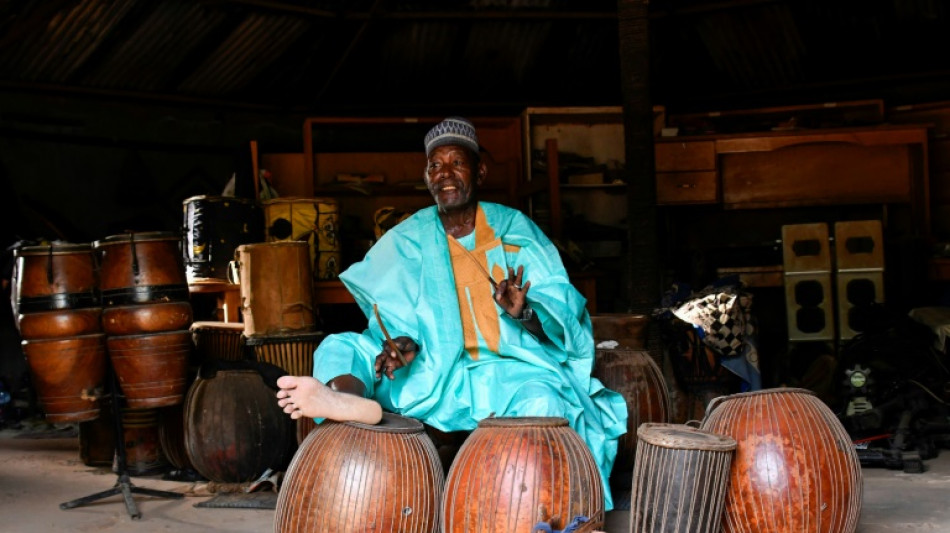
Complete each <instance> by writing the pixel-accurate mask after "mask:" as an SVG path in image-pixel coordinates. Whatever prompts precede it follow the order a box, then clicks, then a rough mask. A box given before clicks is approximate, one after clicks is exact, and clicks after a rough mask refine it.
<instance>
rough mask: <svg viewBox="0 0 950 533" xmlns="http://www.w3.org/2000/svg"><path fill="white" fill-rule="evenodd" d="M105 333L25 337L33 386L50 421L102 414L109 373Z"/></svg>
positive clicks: (26, 353) (87, 417) (71, 420)
mask: <svg viewBox="0 0 950 533" xmlns="http://www.w3.org/2000/svg"><path fill="white" fill-rule="evenodd" d="M104 337H105V336H104V335H102V334H101V333H96V334H92V335H80V336H78V337H64V338H52V339H39V340H24V341H22V346H23V353H24V354H25V355H26V361H27V364H28V366H29V368H30V375H31V377H32V379H33V386H34V387H35V388H36V394H37V396H38V399H39V402H40V404H41V405H42V406H43V411H44V412H45V413H46V420H47V421H49V422H82V421H86V420H93V419H95V418H96V417H98V416H99V407H100V406H99V396H100V393H101V389H102V385H103V383H104V380H105V374H106V352H105V345H104V343H103V339H104Z"/></svg>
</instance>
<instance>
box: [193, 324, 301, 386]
mask: <svg viewBox="0 0 950 533" xmlns="http://www.w3.org/2000/svg"><path fill="white" fill-rule="evenodd" d="M191 340H192V342H193V343H194V345H195V356H196V359H197V360H198V361H200V362H204V361H208V360H209V359H219V360H222V361H243V360H245V359H246V358H247V357H246V353H245V350H246V348H247V339H246V338H245V337H244V324H242V323H240V322H212V321H200V322H195V323H193V324H192V325H191ZM309 374H310V373H308V374H307V375H309Z"/></svg>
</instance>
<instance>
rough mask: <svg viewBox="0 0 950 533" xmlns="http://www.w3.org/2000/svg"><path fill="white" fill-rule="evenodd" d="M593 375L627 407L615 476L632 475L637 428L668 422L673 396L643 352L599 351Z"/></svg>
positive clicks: (649, 358)
mask: <svg viewBox="0 0 950 533" xmlns="http://www.w3.org/2000/svg"><path fill="white" fill-rule="evenodd" d="M592 375H593V376H594V377H596V378H597V379H599V380H600V381H601V382H602V383H603V384H604V386H605V387H607V388H608V389H611V390H614V391H616V392H618V393H620V395H621V396H623V397H624V400H626V403H627V433H626V434H624V435H622V436H621V437H620V440H619V442H618V445H617V459H616V462H615V463H614V472H615V473H617V474H619V475H624V474H627V475H628V474H629V472H630V470H631V469H632V468H633V461H634V456H635V455H636V452H637V428H638V427H640V424H643V423H646V422H661V423H662V422H669V421H670V417H671V414H672V407H671V406H670V393H669V391H668V390H667V387H666V380H665V379H664V378H663V372H662V371H661V370H660V367H658V366H657V365H656V363H655V362H654V361H653V359H652V358H651V357H650V354H649V352H645V351H642V350H622V349H616V350H597V351H596V352H595V353H594V370H593V373H592Z"/></svg>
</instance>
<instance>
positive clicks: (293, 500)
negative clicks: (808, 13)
mask: <svg viewBox="0 0 950 533" xmlns="http://www.w3.org/2000/svg"><path fill="white" fill-rule="evenodd" d="M443 485H444V476H443V473H442V467H441V465H440V463H439V458H438V456H437V454H436V450H435V445H433V444H432V441H431V440H429V437H428V436H426V434H425V431H424V429H423V426H422V424H421V423H420V422H418V421H416V420H413V419H411V418H405V417H402V416H399V415H394V414H391V413H384V414H383V419H382V421H381V422H380V423H379V424H376V425H367V424H361V423H358V422H343V423H341V422H332V421H327V422H324V423H323V424H321V425H320V427H319V429H317V430H316V431H314V432H313V433H311V434H310V435H309V436H308V437H307V438H306V440H304V442H303V444H301V445H300V448H299V450H298V451H297V454H296V455H295V456H294V460H293V461H292V462H291V463H290V467H289V468H288V469H287V474H286V476H284V483H283V485H282V486H281V489H280V493H279V494H278V496H277V515H276V517H275V518H274V531H275V532H277V533H306V532H310V531H326V532H329V533H344V532H349V531H376V532H403V533H435V532H437V531H439V500H440V498H441V496H442V491H443ZM525 531H527V530H525Z"/></svg>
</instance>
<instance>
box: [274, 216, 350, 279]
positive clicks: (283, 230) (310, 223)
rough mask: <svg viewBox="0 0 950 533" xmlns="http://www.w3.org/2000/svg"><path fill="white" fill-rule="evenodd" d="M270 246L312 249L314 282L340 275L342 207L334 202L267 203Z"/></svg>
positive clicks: (311, 258)
mask: <svg viewBox="0 0 950 533" xmlns="http://www.w3.org/2000/svg"><path fill="white" fill-rule="evenodd" d="M263 206H264V220H265V225H266V230H267V242H286V241H304V242H306V243H308V244H309V245H310V264H311V268H312V271H313V277H314V279H334V278H336V277H337V276H338V275H339V274H340V266H341V265H340V239H339V224H340V223H339V220H340V203H339V201H338V200H336V199H334V198H277V199H274V200H265V201H264V202H263Z"/></svg>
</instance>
